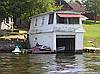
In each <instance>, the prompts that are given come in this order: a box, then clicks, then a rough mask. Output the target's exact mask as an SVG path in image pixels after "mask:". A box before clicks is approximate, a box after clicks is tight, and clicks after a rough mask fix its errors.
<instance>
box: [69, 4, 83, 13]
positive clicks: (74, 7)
mask: <svg viewBox="0 0 100 74" xmlns="http://www.w3.org/2000/svg"><path fill="white" fill-rule="evenodd" d="M69 5H70V6H71V7H72V8H73V9H72V10H73V11H78V12H84V11H85V8H84V7H83V6H82V5H80V4H78V3H73V4H69Z"/></svg>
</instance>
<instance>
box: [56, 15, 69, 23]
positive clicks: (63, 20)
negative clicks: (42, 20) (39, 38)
mask: <svg viewBox="0 0 100 74" xmlns="http://www.w3.org/2000/svg"><path fill="white" fill-rule="evenodd" d="M67 20H68V18H67V17H59V16H57V23H58V24H68V21H67Z"/></svg>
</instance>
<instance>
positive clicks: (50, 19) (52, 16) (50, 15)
mask: <svg viewBox="0 0 100 74" xmlns="http://www.w3.org/2000/svg"><path fill="white" fill-rule="evenodd" d="M53 20H54V13H51V14H49V20H48V24H53Z"/></svg>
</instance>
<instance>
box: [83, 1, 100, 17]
mask: <svg viewBox="0 0 100 74" xmlns="http://www.w3.org/2000/svg"><path fill="white" fill-rule="evenodd" d="M82 3H83V5H84V6H85V7H86V9H87V11H88V12H90V13H96V14H98V15H100V0H82Z"/></svg>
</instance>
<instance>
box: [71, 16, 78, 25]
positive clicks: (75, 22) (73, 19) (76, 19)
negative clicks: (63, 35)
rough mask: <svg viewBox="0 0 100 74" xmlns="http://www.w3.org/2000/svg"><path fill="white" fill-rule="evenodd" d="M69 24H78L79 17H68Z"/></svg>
mask: <svg viewBox="0 0 100 74" xmlns="http://www.w3.org/2000/svg"><path fill="white" fill-rule="evenodd" d="M69 24H79V18H77V17H74V18H69Z"/></svg>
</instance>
